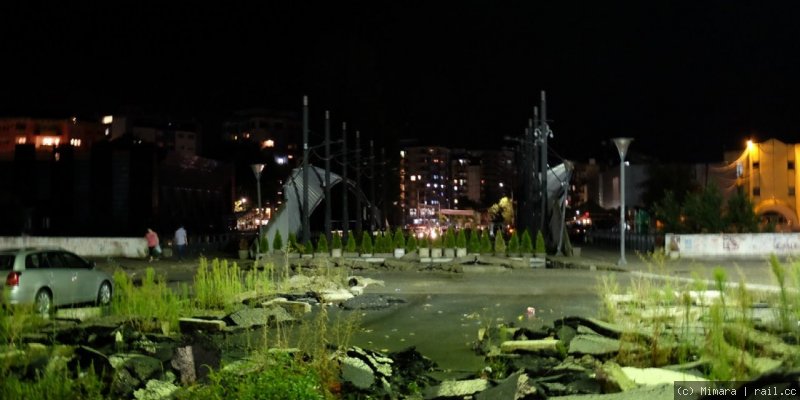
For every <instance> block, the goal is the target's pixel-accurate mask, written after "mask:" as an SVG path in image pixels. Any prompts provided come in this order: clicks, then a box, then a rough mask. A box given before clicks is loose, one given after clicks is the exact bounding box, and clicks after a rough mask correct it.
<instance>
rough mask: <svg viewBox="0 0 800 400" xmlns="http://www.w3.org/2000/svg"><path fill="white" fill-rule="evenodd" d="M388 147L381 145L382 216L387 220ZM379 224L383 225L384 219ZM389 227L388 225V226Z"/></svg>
mask: <svg viewBox="0 0 800 400" xmlns="http://www.w3.org/2000/svg"><path fill="white" fill-rule="evenodd" d="M386 165H387V164H386V148H385V147H381V167H382V168H381V216H383V220H384V221H386V212H387V210H386V203H387V201H386V196H387V193H386ZM378 226H383V221H379V223H378ZM386 228H388V227H386Z"/></svg>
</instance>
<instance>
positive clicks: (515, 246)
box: [508, 230, 519, 256]
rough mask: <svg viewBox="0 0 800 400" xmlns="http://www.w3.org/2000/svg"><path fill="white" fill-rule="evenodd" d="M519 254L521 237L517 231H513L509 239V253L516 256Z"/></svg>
mask: <svg viewBox="0 0 800 400" xmlns="http://www.w3.org/2000/svg"><path fill="white" fill-rule="evenodd" d="M518 254H519V238H518V237H517V231H516V230H515V231H514V232H511V237H510V238H509V239H508V255H510V256H516V255H518Z"/></svg>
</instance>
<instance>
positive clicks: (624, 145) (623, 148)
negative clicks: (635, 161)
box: [613, 138, 633, 265]
mask: <svg viewBox="0 0 800 400" xmlns="http://www.w3.org/2000/svg"><path fill="white" fill-rule="evenodd" d="M613 140H614V144H615V145H617V151H619V161H620V163H619V182H620V184H619V191H620V195H619V201H620V203H619V204H620V206H619V262H618V263H617V264H618V265H625V264H627V263H628V262H627V261H626V260H625V153H627V152H628V146H630V144H631V142H632V141H633V138H614V139H613Z"/></svg>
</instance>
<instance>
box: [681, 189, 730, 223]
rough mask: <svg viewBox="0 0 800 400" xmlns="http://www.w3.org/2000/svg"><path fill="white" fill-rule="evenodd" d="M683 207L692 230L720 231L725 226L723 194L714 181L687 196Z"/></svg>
mask: <svg viewBox="0 0 800 400" xmlns="http://www.w3.org/2000/svg"><path fill="white" fill-rule="evenodd" d="M683 209H684V212H685V213H686V223H687V225H688V226H689V229H690V231H691V232H699V233H720V232H722V231H723V230H724V228H725V224H724V222H723V220H722V215H721V214H722V194H721V193H720V191H719V188H717V185H715V184H713V183H711V184H708V185H706V187H705V188H703V190H701V191H699V192H695V193H691V194H690V195H689V196H687V197H686V203H685V204H684V207H683Z"/></svg>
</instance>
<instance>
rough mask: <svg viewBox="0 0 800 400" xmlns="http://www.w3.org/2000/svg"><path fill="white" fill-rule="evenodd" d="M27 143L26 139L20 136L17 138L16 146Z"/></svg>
mask: <svg viewBox="0 0 800 400" xmlns="http://www.w3.org/2000/svg"><path fill="white" fill-rule="evenodd" d="M27 141H28V138H26V137H25V136H20V137H18V138H17V144H25V143H26V142H27Z"/></svg>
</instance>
